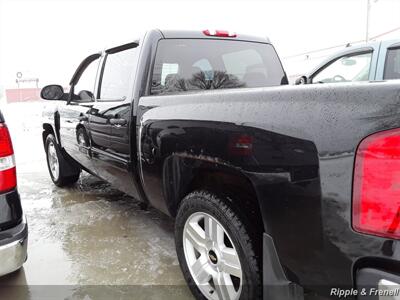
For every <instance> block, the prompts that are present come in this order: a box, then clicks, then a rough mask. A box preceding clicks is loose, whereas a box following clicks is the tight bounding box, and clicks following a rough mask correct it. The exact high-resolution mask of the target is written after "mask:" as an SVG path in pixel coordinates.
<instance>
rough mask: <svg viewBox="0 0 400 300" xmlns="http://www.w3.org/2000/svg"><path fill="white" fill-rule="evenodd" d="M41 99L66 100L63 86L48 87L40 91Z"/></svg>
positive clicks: (52, 85) (53, 85)
mask: <svg viewBox="0 0 400 300" xmlns="http://www.w3.org/2000/svg"><path fill="white" fill-rule="evenodd" d="M40 97H41V98H42V99H45V100H64V89H63V87H62V86H61V85H57V84H51V85H47V86H45V87H44V88H42V90H41V91H40Z"/></svg>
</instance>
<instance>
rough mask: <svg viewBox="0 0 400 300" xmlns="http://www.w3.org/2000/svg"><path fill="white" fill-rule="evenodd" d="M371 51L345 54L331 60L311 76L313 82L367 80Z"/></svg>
mask: <svg viewBox="0 0 400 300" xmlns="http://www.w3.org/2000/svg"><path fill="white" fill-rule="evenodd" d="M371 58H372V51H371V52H368V53H365V52H364V53H359V54H355V55H346V56H343V57H340V58H339V59H337V60H335V61H334V62H332V63H331V64H330V65H328V66H327V67H325V68H324V69H322V71H320V72H319V73H317V74H316V75H314V77H313V78H312V82H313V83H332V82H350V81H367V80H368V79H369V71H370V68H371Z"/></svg>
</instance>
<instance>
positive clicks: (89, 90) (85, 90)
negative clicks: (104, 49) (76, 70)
mask: <svg viewBox="0 0 400 300" xmlns="http://www.w3.org/2000/svg"><path fill="white" fill-rule="evenodd" d="M99 62H100V59H99V58H98V59H96V60H94V61H92V62H91V63H90V64H89V65H88V66H87V67H86V69H85V71H83V73H82V75H81V77H80V78H79V81H78V83H77V84H75V86H74V94H76V95H78V96H79V99H80V100H94V89H95V84H96V75H97V71H98V67H99Z"/></svg>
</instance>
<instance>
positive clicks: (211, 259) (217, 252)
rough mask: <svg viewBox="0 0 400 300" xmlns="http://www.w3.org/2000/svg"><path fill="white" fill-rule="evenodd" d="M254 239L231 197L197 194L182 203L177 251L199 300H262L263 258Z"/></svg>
mask: <svg viewBox="0 0 400 300" xmlns="http://www.w3.org/2000/svg"><path fill="white" fill-rule="evenodd" d="M206 224H210V225H208V226H207V225H206ZM210 228H214V230H210ZM221 228H222V231H221ZM211 232H212V234H211ZM250 236H253V235H250V234H249V233H248V231H247V229H246V227H245V224H244V223H243V221H242V220H241V218H239V215H238V214H237V213H236V212H235V211H234V210H233V209H232V207H231V206H230V205H229V200H228V199H227V197H224V196H217V195H216V194H213V193H210V192H207V191H195V192H193V193H190V194H189V195H187V196H186V197H185V198H184V199H183V200H182V202H181V204H180V207H179V210H178V214H177V217H176V222H175V243H176V251H177V255H178V259H179V262H180V266H181V269H182V272H183V276H184V278H185V280H186V282H187V284H188V285H189V287H190V289H191V291H192V293H193V295H194V296H195V298H196V299H213V300H216V299H220V300H222V299H224V300H225V299H261V296H262V284H261V278H262V276H261V271H260V266H261V258H259V257H257V255H256V254H255V253H256V251H255V250H256V249H255V247H256V246H255V245H257V243H255V241H254V240H253V239H252V238H251V237H250ZM189 266H190V267H189ZM229 266H230V267H229ZM197 267H198V268H197ZM218 283H223V284H218ZM232 289H233V290H232Z"/></svg>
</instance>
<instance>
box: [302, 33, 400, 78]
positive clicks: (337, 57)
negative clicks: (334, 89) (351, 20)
mask: <svg viewBox="0 0 400 300" xmlns="http://www.w3.org/2000/svg"><path fill="white" fill-rule="evenodd" d="M391 79H400V40H389V41H379V42H371V43H367V44H360V45H356V46H351V47H347V48H345V49H343V50H341V51H339V52H337V53H335V54H334V55H332V56H331V57H329V58H328V59H326V60H325V61H323V62H322V63H321V64H320V65H318V66H317V67H315V68H314V69H313V70H312V71H311V72H310V73H309V74H307V75H304V76H301V77H299V78H298V79H297V80H296V84H308V83H333V82H336V83H337V82H355V81H379V80H391Z"/></svg>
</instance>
